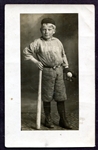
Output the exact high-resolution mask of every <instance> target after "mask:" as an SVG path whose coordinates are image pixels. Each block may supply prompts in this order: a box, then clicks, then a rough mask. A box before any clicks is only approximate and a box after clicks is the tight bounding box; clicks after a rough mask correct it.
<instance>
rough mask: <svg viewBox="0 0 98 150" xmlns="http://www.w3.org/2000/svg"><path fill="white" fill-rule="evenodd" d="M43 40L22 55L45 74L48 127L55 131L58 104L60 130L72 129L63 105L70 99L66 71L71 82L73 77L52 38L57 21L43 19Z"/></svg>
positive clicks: (63, 54) (46, 119)
mask: <svg viewBox="0 0 98 150" xmlns="http://www.w3.org/2000/svg"><path fill="white" fill-rule="evenodd" d="M40 31H41V34H42V36H41V37H40V38H38V39H36V40H35V41H34V42H32V43H31V44H30V47H29V48H27V47H26V48H25V49H24V51H23V53H24V55H25V58H26V60H31V61H32V62H33V63H35V65H36V66H37V67H38V68H39V69H41V70H42V71H43V73H42V101H43V107H44V113H45V126H46V127H48V128H53V127H54V125H53V122H52V120H51V115H50V114H51V101H52V100H53V99H54V100H55V101H56V102H57V110H58V113H59V116H60V120H59V126H61V127H63V128H66V129H71V127H70V126H69V124H68V121H67V117H66V114H65V106H64V102H65V100H66V99H67V95H66V90H65V84H64V80H63V71H65V73H66V74H67V76H68V77H69V78H71V77H72V76H73V74H72V73H71V72H70V71H69V69H68V61H67V58H66V55H65V52H64V48H63V45H62V43H61V42H60V41H59V40H58V39H57V38H55V37H53V35H54V34H55V32H56V25H55V21H54V20H53V19H52V18H44V19H43V20H42V21H41V29H40Z"/></svg>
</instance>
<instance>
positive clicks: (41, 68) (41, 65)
mask: <svg viewBox="0 0 98 150" xmlns="http://www.w3.org/2000/svg"><path fill="white" fill-rule="evenodd" d="M35 64H36V66H37V67H38V68H39V69H40V70H43V64H42V63H41V62H40V61H36V62H35Z"/></svg>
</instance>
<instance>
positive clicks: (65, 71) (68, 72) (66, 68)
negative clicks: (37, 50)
mask: <svg viewBox="0 0 98 150" xmlns="http://www.w3.org/2000/svg"><path fill="white" fill-rule="evenodd" d="M62 57H63V68H64V70H63V72H64V73H66V75H67V77H68V78H73V77H74V78H75V77H76V75H75V74H74V73H72V71H71V70H70V69H69V64H68V60H67V57H66V54H65V51H64V48H62Z"/></svg>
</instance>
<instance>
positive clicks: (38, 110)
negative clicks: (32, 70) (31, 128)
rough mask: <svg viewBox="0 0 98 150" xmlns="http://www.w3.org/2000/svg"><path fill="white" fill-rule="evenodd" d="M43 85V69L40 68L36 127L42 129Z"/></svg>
mask: <svg viewBox="0 0 98 150" xmlns="http://www.w3.org/2000/svg"><path fill="white" fill-rule="evenodd" d="M41 86H42V70H39V85H38V100H37V116H36V129H40V125H41Z"/></svg>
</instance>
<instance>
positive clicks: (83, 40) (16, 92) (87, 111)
mask: <svg viewBox="0 0 98 150" xmlns="http://www.w3.org/2000/svg"><path fill="white" fill-rule="evenodd" d="M58 11H59V12H58ZM94 11H95V8H94V5H47V6H46V5H6V6H5V146H6V147H93V146H94V145H95V84H94V81H95V78H94V76H95V71H94V66H95V64H94V60H95V56H94V55H95V43H94V42H95V37H94V36H95V28H94V21H95V19H94V16H95V12H94ZM20 13H78V14H79V102H80V103H79V110H80V112H79V114H80V115H79V120H80V124H79V125H80V127H79V131H64V130H63V131H21V123H20V122H21V116H20V115H21V110H20V104H21V97H20V91H21V89H20ZM11 98H13V100H11ZM81 121H82V122H81Z"/></svg>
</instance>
